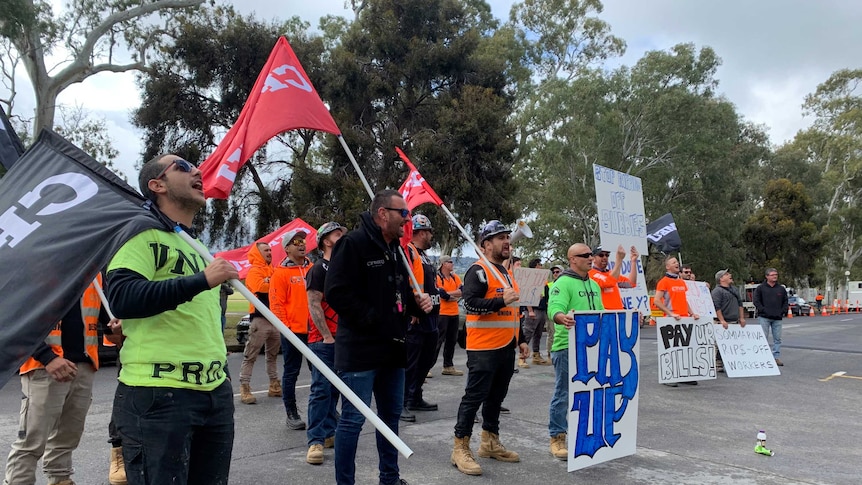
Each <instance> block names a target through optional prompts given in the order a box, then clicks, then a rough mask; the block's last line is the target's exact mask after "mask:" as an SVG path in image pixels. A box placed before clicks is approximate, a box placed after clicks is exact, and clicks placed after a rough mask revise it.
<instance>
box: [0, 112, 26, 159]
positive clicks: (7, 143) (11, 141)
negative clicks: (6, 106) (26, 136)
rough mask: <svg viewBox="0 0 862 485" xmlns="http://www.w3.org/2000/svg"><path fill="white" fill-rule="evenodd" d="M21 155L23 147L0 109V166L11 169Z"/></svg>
mask: <svg viewBox="0 0 862 485" xmlns="http://www.w3.org/2000/svg"><path fill="white" fill-rule="evenodd" d="M22 153H24V145H22V144H21V139H20V138H18V134H17V133H15V130H14V129H13V128H12V125H11V124H10V123H9V118H6V113H4V112H3V110H2V109H0V165H3V166H4V167H6V170H9V169H11V168H12V165H14V164H15V162H17V161H18V158H20V157H21V154H22Z"/></svg>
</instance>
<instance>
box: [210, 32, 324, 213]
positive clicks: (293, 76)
mask: <svg viewBox="0 0 862 485" xmlns="http://www.w3.org/2000/svg"><path fill="white" fill-rule="evenodd" d="M298 128H309V129H312V130H320V131H325V132H327V133H332V134H333V135H339V134H341V130H339V129H338V126H337V125H336V124H335V120H333V119H332V115H330V114H329V110H327V109H326V106H324V104H323V101H321V100H320V96H319V95H318V94H317V91H315V89H314V86H312V85H311V82H310V81H309V80H308V75H307V74H305V70H304V69H303V68H302V66H301V65H300V64H299V60H298V59H297V58H296V54H294V53H293V49H291V48H290V44H288V43H287V40H285V38H284V37H279V38H278V42H276V44H275V48H273V50H272V53H270V55H269V59H268V60H267V61H266V64H265V65H264V66H263V70H262V71H261V72H260V75H259V76H258V77H257V82H255V83H254V87H253V88H252V90H251V94H249V96H248V100H246V102H245V106H243V108H242V112H240V114H239V119H237V120H236V123H234V125H233V127H231V129H230V131H228V132H227V135H225V137H224V139H223V140H222V141H221V143H219V145H218V147H216V149H215V151H214V152H213V153H212V155H210V156H209V157H208V158H207V159H206V160H205V161H204V163H203V164H201V166H200V169H201V171H202V172H203V183H204V194H206V196H207V197H212V198H216V199H227V197H228V194H229V193H230V191H231V188H232V187H233V183H234V179H235V178H236V174H237V172H238V171H239V168H240V167H242V166H243V164H245V162H247V161H248V159H249V158H251V156H252V154H254V152H255V151H257V149H258V148H260V147H261V146H263V144H264V143H266V142H267V141H269V140H270V139H271V138H272V137H274V136H275V135H277V134H279V133H282V132H285V131H289V130H295V129H298Z"/></svg>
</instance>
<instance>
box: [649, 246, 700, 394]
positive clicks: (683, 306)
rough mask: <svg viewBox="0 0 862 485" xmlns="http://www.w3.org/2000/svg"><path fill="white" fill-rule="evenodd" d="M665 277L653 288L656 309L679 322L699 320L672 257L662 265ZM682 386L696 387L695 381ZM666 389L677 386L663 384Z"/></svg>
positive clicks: (674, 259)
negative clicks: (688, 318) (692, 319)
mask: <svg viewBox="0 0 862 485" xmlns="http://www.w3.org/2000/svg"><path fill="white" fill-rule="evenodd" d="M664 268H665V275H664V278H662V279H660V280H659V281H658V284H657V285H656V287H655V298H654V299H653V301H654V302H655V306H656V308H658V309H659V310H661V311H663V312H664V314H665V315H666V316H669V317H673V318H675V319H677V320H679V319H680V318H682V317H688V316H692V317H694V319H695V320H697V319H699V318H700V315H698V314H696V313H694V312H692V311H691V308H690V307H689V306H688V300H687V299H686V298H685V292H686V291H687V290H688V287H686V286H685V281H683V279H682V278H680V275H679V260H677V259H676V258H674V257H670V258H667V260H665V263H664ZM683 384H688V385H691V386H696V385H697V381H686V382H683ZM665 385H666V386H668V387H677V384H676V383H675V382H674V383H671V384H665Z"/></svg>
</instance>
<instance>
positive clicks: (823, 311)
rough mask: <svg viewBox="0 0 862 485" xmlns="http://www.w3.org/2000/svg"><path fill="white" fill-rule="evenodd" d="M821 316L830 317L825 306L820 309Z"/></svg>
mask: <svg viewBox="0 0 862 485" xmlns="http://www.w3.org/2000/svg"><path fill="white" fill-rule="evenodd" d="M820 316H821V317H828V316H829V314H828V313H826V307H825V306H823V307H820Z"/></svg>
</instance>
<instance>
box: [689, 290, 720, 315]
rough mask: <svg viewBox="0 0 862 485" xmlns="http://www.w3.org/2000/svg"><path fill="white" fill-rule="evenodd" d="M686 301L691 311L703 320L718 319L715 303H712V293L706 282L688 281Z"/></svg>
mask: <svg viewBox="0 0 862 485" xmlns="http://www.w3.org/2000/svg"><path fill="white" fill-rule="evenodd" d="M685 286H686V291H685V299H686V300H688V306H690V307H691V311H692V312H694V313H695V314H697V316H699V317H700V318H701V320H703V319H704V318H706V319H709V320H712V319H713V318H716V314H715V303H713V301H712V293H711V292H710V290H709V286H707V285H706V282H705V281H686V282H685Z"/></svg>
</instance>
